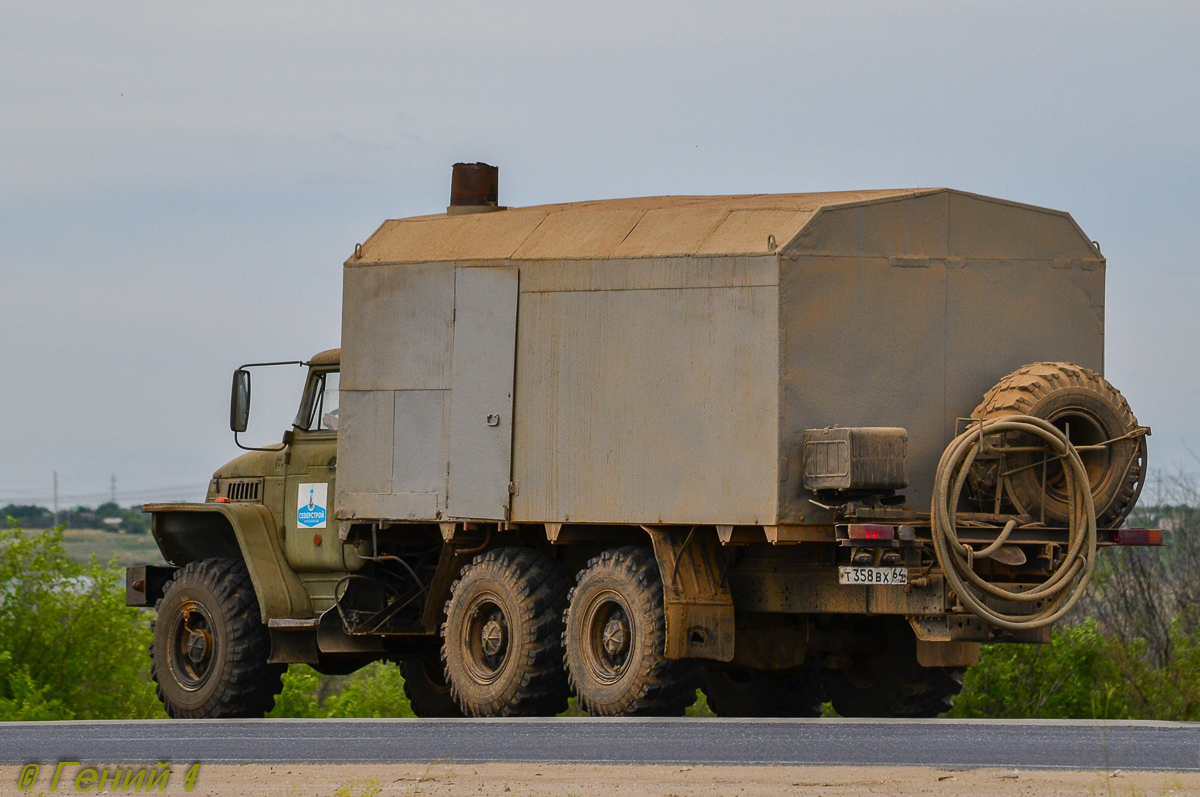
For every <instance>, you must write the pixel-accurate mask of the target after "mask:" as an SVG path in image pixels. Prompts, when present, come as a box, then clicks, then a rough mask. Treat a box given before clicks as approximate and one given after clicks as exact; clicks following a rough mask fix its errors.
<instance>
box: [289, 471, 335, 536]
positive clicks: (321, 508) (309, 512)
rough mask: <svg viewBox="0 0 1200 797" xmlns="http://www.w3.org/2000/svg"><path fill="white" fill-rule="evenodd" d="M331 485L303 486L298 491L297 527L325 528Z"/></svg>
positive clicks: (322, 483) (320, 483) (321, 483)
mask: <svg viewBox="0 0 1200 797" xmlns="http://www.w3.org/2000/svg"><path fill="white" fill-rule="evenodd" d="M328 499H329V485H328V484H326V483H325V482H317V483H315V484H301V485H300V488H299V489H298V490H297V491H296V525H297V526H299V527H301V528H306V529H323V528H325V509H326V507H328V505H329V503H328Z"/></svg>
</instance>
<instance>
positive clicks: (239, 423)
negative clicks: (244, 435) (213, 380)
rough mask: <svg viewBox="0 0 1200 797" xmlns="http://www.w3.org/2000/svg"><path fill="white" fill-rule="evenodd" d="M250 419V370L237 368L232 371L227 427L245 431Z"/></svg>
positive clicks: (236, 430) (235, 430)
mask: <svg viewBox="0 0 1200 797" xmlns="http://www.w3.org/2000/svg"><path fill="white" fill-rule="evenodd" d="M249 421H250V372H249V371H247V370H246V369H245V368H239V369H237V370H236V371H234V372H233V391H232V394H231V395H230V397H229V428H230V429H231V430H233V431H234V432H244V431H246V425H247V424H248V423H249Z"/></svg>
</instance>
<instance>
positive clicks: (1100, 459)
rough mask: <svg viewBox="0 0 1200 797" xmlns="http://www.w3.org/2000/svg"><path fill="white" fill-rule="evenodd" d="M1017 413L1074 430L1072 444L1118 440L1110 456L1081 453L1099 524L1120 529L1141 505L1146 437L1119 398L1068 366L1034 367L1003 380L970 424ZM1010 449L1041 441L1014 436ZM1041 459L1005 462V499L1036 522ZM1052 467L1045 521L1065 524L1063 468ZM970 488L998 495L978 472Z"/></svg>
mask: <svg viewBox="0 0 1200 797" xmlns="http://www.w3.org/2000/svg"><path fill="white" fill-rule="evenodd" d="M1016 414H1020V415H1032V416H1033V417H1035V418H1042V419H1044V420H1047V421H1050V422H1051V423H1053V424H1055V425H1056V426H1058V427H1059V428H1063V427H1065V426H1067V425H1068V424H1069V425H1070V427H1071V438H1072V440H1071V442H1073V443H1074V444H1075V445H1094V444H1097V443H1102V442H1106V441H1110V440H1117V442H1114V443H1111V444H1110V445H1109V447H1108V450H1107V451H1090V452H1089V451H1083V452H1080V456H1081V457H1082V458H1083V461H1084V466H1085V467H1086V468H1087V471H1088V478H1089V480H1090V481H1091V484H1092V501H1093V503H1094V504H1095V507H1096V523H1097V525H1098V526H1099V527H1100V528H1115V527H1118V526H1120V525H1121V523H1122V522H1123V521H1124V520H1125V518H1126V517H1127V516H1128V515H1129V513H1130V512H1131V511H1132V510H1133V507H1134V505H1135V504H1136V503H1137V499H1138V496H1139V495H1140V494H1141V491H1142V485H1143V482H1144V481H1145V477H1146V437H1145V434H1143V433H1142V430H1141V427H1140V426H1138V422H1137V418H1135V417H1134V415H1133V411H1132V410H1130V408H1129V402H1127V401H1126V400H1125V397H1124V396H1122V395H1121V393H1120V391H1118V390H1117V389H1116V388H1115V387H1113V386H1112V385H1111V384H1110V383H1109V382H1108V380H1107V379H1105V378H1104V377H1102V376H1100V375H1099V374H1097V373H1096V372H1095V371H1090V370H1088V369H1087V368H1081V367H1080V366H1077V365H1072V364H1070V363H1050V362H1045V363H1034V364H1032V365H1026V366H1025V367H1023V368H1019V369H1017V370H1016V371H1014V372H1013V373H1011V374H1009V375H1008V376H1006V377H1004V378H1003V379H1001V380H1000V382H999V383H997V385H996V386H995V387H993V388H992V389H991V390H989V391H988V392H987V394H986V395H984V397H983V401H982V403H980V405H979V406H978V407H976V408H975V411H974V412H972V413H971V417H972V418H984V419H986V418H997V417H1002V416H1005V415H1016ZM1118 438H1124V439H1119V440H1118ZM1008 442H1009V443H1011V444H1013V445H1035V444H1037V443H1038V442H1040V441H1034V440H1032V439H1030V438H1027V437H1023V436H1022V435H1020V434H1019V433H1012V434H1011V435H1010V440H1009V441H1008ZM1041 459H1042V457H1041V455H1039V454H1034V453H1013V454H1009V455H1007V458H1006V460H1007V461H1006V463H1005V467H1006V470H1008V471H1010V472H1011V475H1010V476H1009V478H1008V495H1007V498H1008V499H1009V500H1010V501H1011V504H1012V506H1013V508H1015V509H1016V510H1017V511H1018V512H1021V513H1024V514H1028V515H1032V516H1033V517H1035V518H1039V519H1040V517H1041V513H1042V510H1043V500H1042V496H1043V490H1042V468H1041V467H1040V466H1039V463H1040V462H1041ZM985 467H986V466H985ZM993 467H994V466H993ZM1048 468H1049V470H1048V474H1049V475H1048V478H1047V485H1046V490H1045V502H1044V504H1045V506H1044V509H1045V517H1046V520H1047V521H1048V522H1051V521H1052V522H1056V523H1066V522H1067V521H1068V519H1069V511H1068V510H1069V507H1068V504H1067V494H1066V490H1065V487H1063V486H1061V485H1059V484H1058V482H1059V481H1061V480H1060V479H1059V477H1058V476H1059V474H1061V472H1062V468H1061V465H1059V464H1057V463H1056V462H1054V461H1051V462H1049V463H1048ZM972 481H973V485H974V486H975V487H976V488H977V489H978V488H979V487H980V486H984V487H985V488H986V487H988V486H990V487H992V489H994V483H995V475H994V473H991V474H988V473H984V472H982V471H980V470H978V469H977V471H976V472H975V473H974V474H973V479H972ZM985 492H986V489H985ZM993 494H994V493H993ZM989 511H990V510H989Z"/></svg>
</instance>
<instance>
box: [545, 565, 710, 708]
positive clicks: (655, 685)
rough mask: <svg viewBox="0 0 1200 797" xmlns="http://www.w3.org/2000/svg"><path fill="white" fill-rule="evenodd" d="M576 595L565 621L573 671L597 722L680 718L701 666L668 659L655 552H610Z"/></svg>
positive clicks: (582, 701)
mask: <svg viewBox="0 0 1200 797" xmlns="http://www.w3.org/2000/svg"><path fill="white" fill-rule="evenodd" d="M576 581H577V583H576V586H575V588H574V589H572V590H571V597H570V603H569V606H568V608H567V615H566V619H565V621H564V625H565V626H566V632H565V636H566V639H565V642H564V647H565V648H566V660H567V672H568V674H569V676H570V679H571V686H572V687H573V689H574V691H575V697H576V699H577V700H578V701H579V705H580V707H581V708H582V709H583V710H585V711H587V712H588V713H590V714H593V715H596V716H630V715H643V716H680V715H682V714H683V712H684V711H685V710H686V709H687V707H688V706H690V705H691V704H692V703H694V702H695V700H696V687H697V686H698V684H697V682H696V679H695V667H694V666H693V665H692V663H691V662H688V661H678V660H672V659H668V658H667V657H666V656H665V655H664V651H665V650H666V638H667V632H666V616H665V613H664V610H663V594H662V582H661V581H660V580H659V574H658V564H657V562H656V561H655V559H654V554H653V552H651V551H650V549H649V548H644V547H641V546H627V547H624V548H614V549H612V550H608V551H605V552H604V553H602V554H601V555H600V556H598V557H596V558H595V559H592V560H591V561H590V562H588V565H587V567H586V568H585V569H584V570H583V571H582V572H581V573H580V574H579V576H578V577H577V579H576Z"/></svg>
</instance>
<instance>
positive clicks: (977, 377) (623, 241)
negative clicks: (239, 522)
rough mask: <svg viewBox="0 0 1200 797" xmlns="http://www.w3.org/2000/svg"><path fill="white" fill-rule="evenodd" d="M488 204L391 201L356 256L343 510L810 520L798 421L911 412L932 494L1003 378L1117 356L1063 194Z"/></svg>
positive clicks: (622, 519) (1100, 265) (348, 337)
mask: <svg viewBox="0 0 1200 797" xmlns="http://www.w3.org/2000/svg"><path fill="white" fill-rule="evenodd" d="M493 210H494V212H487V213H475V214H466V215H448V214H438V215H436V216H427V217H420V218H412V219H401V220H396V221H388V222H385V223H384V224H383V226H381V227H380V228H379V230H378V231H376V232H375V234H374V235H372V236H371V238H370V239H369V240H368V241H366V242H365V243H364V244H363V246H362V249H361V253H360V254H358V255H356V256H355V257H353V258H352V259H350V260H349V261H347V262H346V266H345V291H344V302H345V307H344V312H343V319H344V321H343V330H342V390H343V398H342V404H341V431H340V435H339V442H338V447H339V456H338V473H339V477H338V482H337V493H338V494H337V498H336V513H337V516H338V517H339V518H341V519H342V520H352V519H358V520H370V519H385V520H422V521H434V520H445V519H449V518H464V519H481V520H482V519H487V520H511V521H513V522H533V523H621V524H629V523H633V524H643V523H644V524H654V523H679V524H726V525H730V524H733V525H742V524H748V525H767V526H771V525H779V526H783V525H791V524H809V523H823V522H826V521H827V518H825V517H824V516H823V515H822V514H821V510H820V509H819V508H817V507H816V506H815V505H814V504H812V503H811V502H810V501H809V500H808V499H809V498H810V497H812V493H811V492H810V491H809V489H808V488H806V487H805V485H804V484H803V481H802V479H803V471H804V469H803V461H802V460H803V456H804V452H803V449H804V432H805V430H806V429H819V428H823V427H829V426H835V425H837V426H843V427H849V426H861V427H874V426H889V427H898V428H903V429H906V430H907V431H908V437H909V445H908V469H909V477H910V480H911V484H910V485H909V488H908V489H907V490H906V495H907V498H908V503H909V504H910V505H912V506H922V505H927V504H928V501H929V493H930V489H931V486H932V478H933V471H934V468H935V467H936V464H937V459H938V456H939V455H940V453H941V451H942V450H943V448H944V447H945V445H946V444H947V443H948V442H949V440H950V439H951V438H952V437H953V435H954V430H955V421H956V419H957V418H959V417H961V416H964V415H967V414H968V413H970V411H971V409H972V408H973V407H974V406H975V405H976V404H977V403H978V401H979V400H980V397H981V396H982V395H983V393H984V391H985V390H987V389H988V388H989V387H990V386H991V385H993V384H994V383H995V382H996V380H997V379H999V378H1000V377H1001V376H1003V375H1005V374H1007V373H1009V372H1010V371H1012V370H1014V369H1015V368H1018V367H1020V366H1021V365H1024V364H1026V363H1030V362H1036V361H1042V360H1053V361H1067V362H1073V363H1076V364H1079V365H1082V366H1085V367H1087V368H1091V369H1094V370H1097V371H1102V369H1103V364H1104V363H1103V353H1104V345H1103V325H1104V260H1103V258H1102V257H1101V255H1100V253H1099V251H1098V249H1097V248H1096V247H1095V246H1094V245H1093V244H1092V243H1091V242H1090V241H1089V239H1088V238H1087V236H1086V235H1084V234H1083V232H1082V231H1081V230H1080V229H1079V228H1078V227H1077V226H1076V224H1075V223H1074V221H1073V220H1072V219H1071V218H1070V216H1069V215H1067V214H1066V213H1062V212H1059V211H1053V210H1046V209H1042V208H1036V207H1031V206H1027V205H1020V204H1016V203H1012V202H1006V201H1002V200H996V199H990V198H987V197H981V196H976V195H972V194H967V193H963V192H959V191H952V190H947V189H920V190H895V191H864V192H854V193H829V194H787V195H770V196H768V195H763V196H727V197H656V198H645V199H627V200H612V201H601V202H581V203H574V204H565V205H547V206H541V207H529V208H512V209H507V210H495V209H493ZM997 340H1003V341H1004V345H1002V346H998V345H996V341H997Z"/></svg>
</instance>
